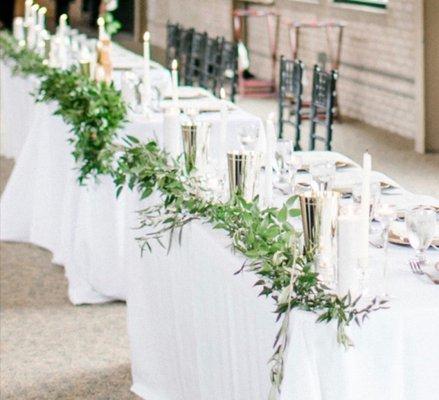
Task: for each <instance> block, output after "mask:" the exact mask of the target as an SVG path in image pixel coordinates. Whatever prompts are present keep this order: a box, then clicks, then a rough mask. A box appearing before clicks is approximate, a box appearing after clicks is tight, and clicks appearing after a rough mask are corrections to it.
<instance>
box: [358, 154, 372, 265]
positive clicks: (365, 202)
mask: <svg viewBox="0 0 439 400" xmlns="http://www.w3.org/2000/svg"><path fill="white" fill-rule="evenodd" d="M371 170H372V158H371V156H370V154H369V153H368V152H366V153H364V155H363V174H362V175H363V183H362V190H361V225H360V242H361V247H360V259H361V262H362V263H363V266H364V268H367V266H368V264H369V223H370V217H369V214H370V174H371Z"/></svg>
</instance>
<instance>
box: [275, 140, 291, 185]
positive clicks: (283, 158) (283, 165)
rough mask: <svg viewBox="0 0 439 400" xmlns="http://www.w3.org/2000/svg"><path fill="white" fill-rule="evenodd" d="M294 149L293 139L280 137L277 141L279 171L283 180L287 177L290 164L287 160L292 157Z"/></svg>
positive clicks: (276, 154) (276, 156)
mask: <svg viewBox="0 0 439 400" xmlns="http://www.w3.org/2000/svg"><path fill="white" fill-rule="evenodd" d="M293 149H294V143H293V141H292V140H288V139H279V140H278V141H277V143H276V151H275V158H276V163H277V169H278V172H279V180H280V181H282V180H284V179H285V178H286V177H287V173H288V165H287V160H288V159H289V158H291V156H292V152H293Z"/></svg>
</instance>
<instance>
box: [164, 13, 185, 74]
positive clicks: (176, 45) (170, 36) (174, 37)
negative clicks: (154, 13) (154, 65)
mask: <svg viewBox="0 0 439 400" xmlns="http://www.w3.org/2000/svg"><path fill="white" fill-rule="evenodd" d="M181 31H182V28H181V26H180V25H179V24H172V23H171V22H169V21H168V22H167V24H166V66H167V67H168V68H171V63H172V60H174V59H175V60H177V61H178V60H179V51H180V39H181Z"/></svg>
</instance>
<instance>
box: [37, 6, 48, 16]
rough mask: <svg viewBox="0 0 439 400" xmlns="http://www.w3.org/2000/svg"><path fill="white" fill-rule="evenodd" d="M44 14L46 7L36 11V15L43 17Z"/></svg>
mask: <svg viewBox="0 0 439 400" xmlns="http://www.w3.org/2000/svg"><path fill="white" fill-rule="evenodd" d="M46 12H47V8H46V7H41V8H40V9H39V10H38V14H40V15H44V14H46Z"/></svg>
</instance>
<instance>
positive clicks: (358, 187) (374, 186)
mask: <svg viewBox="0 0 439 400" xmlns="http://www.w3.org/2000/svg"><path fill="white" fill-rule="evenodd" d="M362 191H363V184H362V183H361V182H359V183H356V184H355V185H354V186H353V188H352V199H353V201H354V203H358V204H359V203H361V193H362ZM380 199H381V185H380V184H379V182H372V183H371V184H370V214H369V216H370V220H371V221H372V220H373V219H374V218H375V213H376V209H377V207H378V205H379V204H380Z"/></svg>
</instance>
